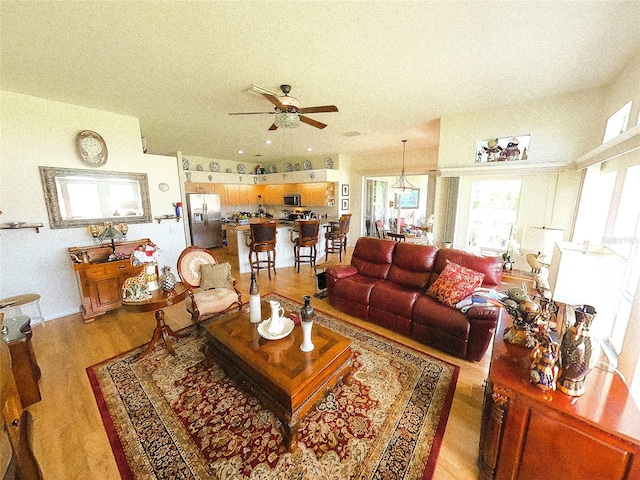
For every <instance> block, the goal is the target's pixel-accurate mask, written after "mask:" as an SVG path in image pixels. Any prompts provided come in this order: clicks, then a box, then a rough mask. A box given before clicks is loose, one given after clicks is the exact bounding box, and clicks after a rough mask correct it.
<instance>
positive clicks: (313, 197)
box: [300, 182, 328, 207]
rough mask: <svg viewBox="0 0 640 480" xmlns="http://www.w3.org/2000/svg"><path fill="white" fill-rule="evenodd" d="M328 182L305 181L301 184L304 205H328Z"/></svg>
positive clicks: (301, 198) (301, 196)
mask: <svg viewBox="0 0 640 480" xmlns="http://www.w3.org/2000/svg"><path fill="white" fill-rule="evenodd" d="M327 185H328V184H327V183H325V182H322V183H303V184H301V185H300V201H301V203H302V206H304V207H326V206H327Z"/></svg>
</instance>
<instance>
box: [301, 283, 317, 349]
mask: <svg viewBox="0 0 640 480" xmlns="http://www.w3.org/2000/svg"><path fill="white" fill-rule="evenodd" d="M302 298H303V299H304V305H303V306H302V308H301V309H300V320H301V322H300V324H301V325H302V345H300V350H302V351H303V352H310V351H312V350H313V349H314V348H315V345H314V344H313V342H312V341H311V330H312V328H313V317H314V315H315V312H314V311H313V307H312V306H311V296H309V295H305V296H304V297H302Z"/></svg>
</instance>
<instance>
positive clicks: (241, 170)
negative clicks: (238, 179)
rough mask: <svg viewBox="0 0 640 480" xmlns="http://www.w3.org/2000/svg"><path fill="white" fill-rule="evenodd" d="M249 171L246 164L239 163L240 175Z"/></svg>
mask: <svg viewBox="0 0 640 480" xmlns="http://www.w3.org/2000/svg"><path fill="white" fill-rule="evenodd" d="M246 171H247V169H246V167H245V166H244V163H239V164H238V173H239V174H240V175H244V173H245V172H246Z"/></svg>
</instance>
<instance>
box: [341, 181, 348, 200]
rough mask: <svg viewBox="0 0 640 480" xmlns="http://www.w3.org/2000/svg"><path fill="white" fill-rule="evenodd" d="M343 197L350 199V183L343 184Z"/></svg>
mask: <svg viewBox="0 0 640 480" xmlns="http://www.w3.org/2000/svg"><path fill="white" fill-rule="evenodd" d="M342 196H343V197H348V196H349V184H348V183H343V184H342Z"/></svg>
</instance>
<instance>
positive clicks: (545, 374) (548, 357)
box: [529, 328, 558, 391]
mask: <svg viewBox="0 0 640 480" xmlns="http://www.w3.org/2000/svg"><path fill="white" fill-rule="evenodd" d="M536 340H537V342H538V344H537V345H536V346H535V348H534V349H533V350H532V351H531V354H530V356H529V357H530V358H531V366H530V370H529V381H530V382H531V383H533V384H534V385H535V386H536V387H538V388H539V389H540V390H544V391H549V390H555V389H556V378H557V377H558V366H557V365H556V362H557V361H558V344H557V343H555V342H553V341H552V340H551V337H550V336H549V334H548V333H547V331H546V329H545V328H542V329H541V330H540V332H539V333H538V335H537V336H536Z"/></svg>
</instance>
